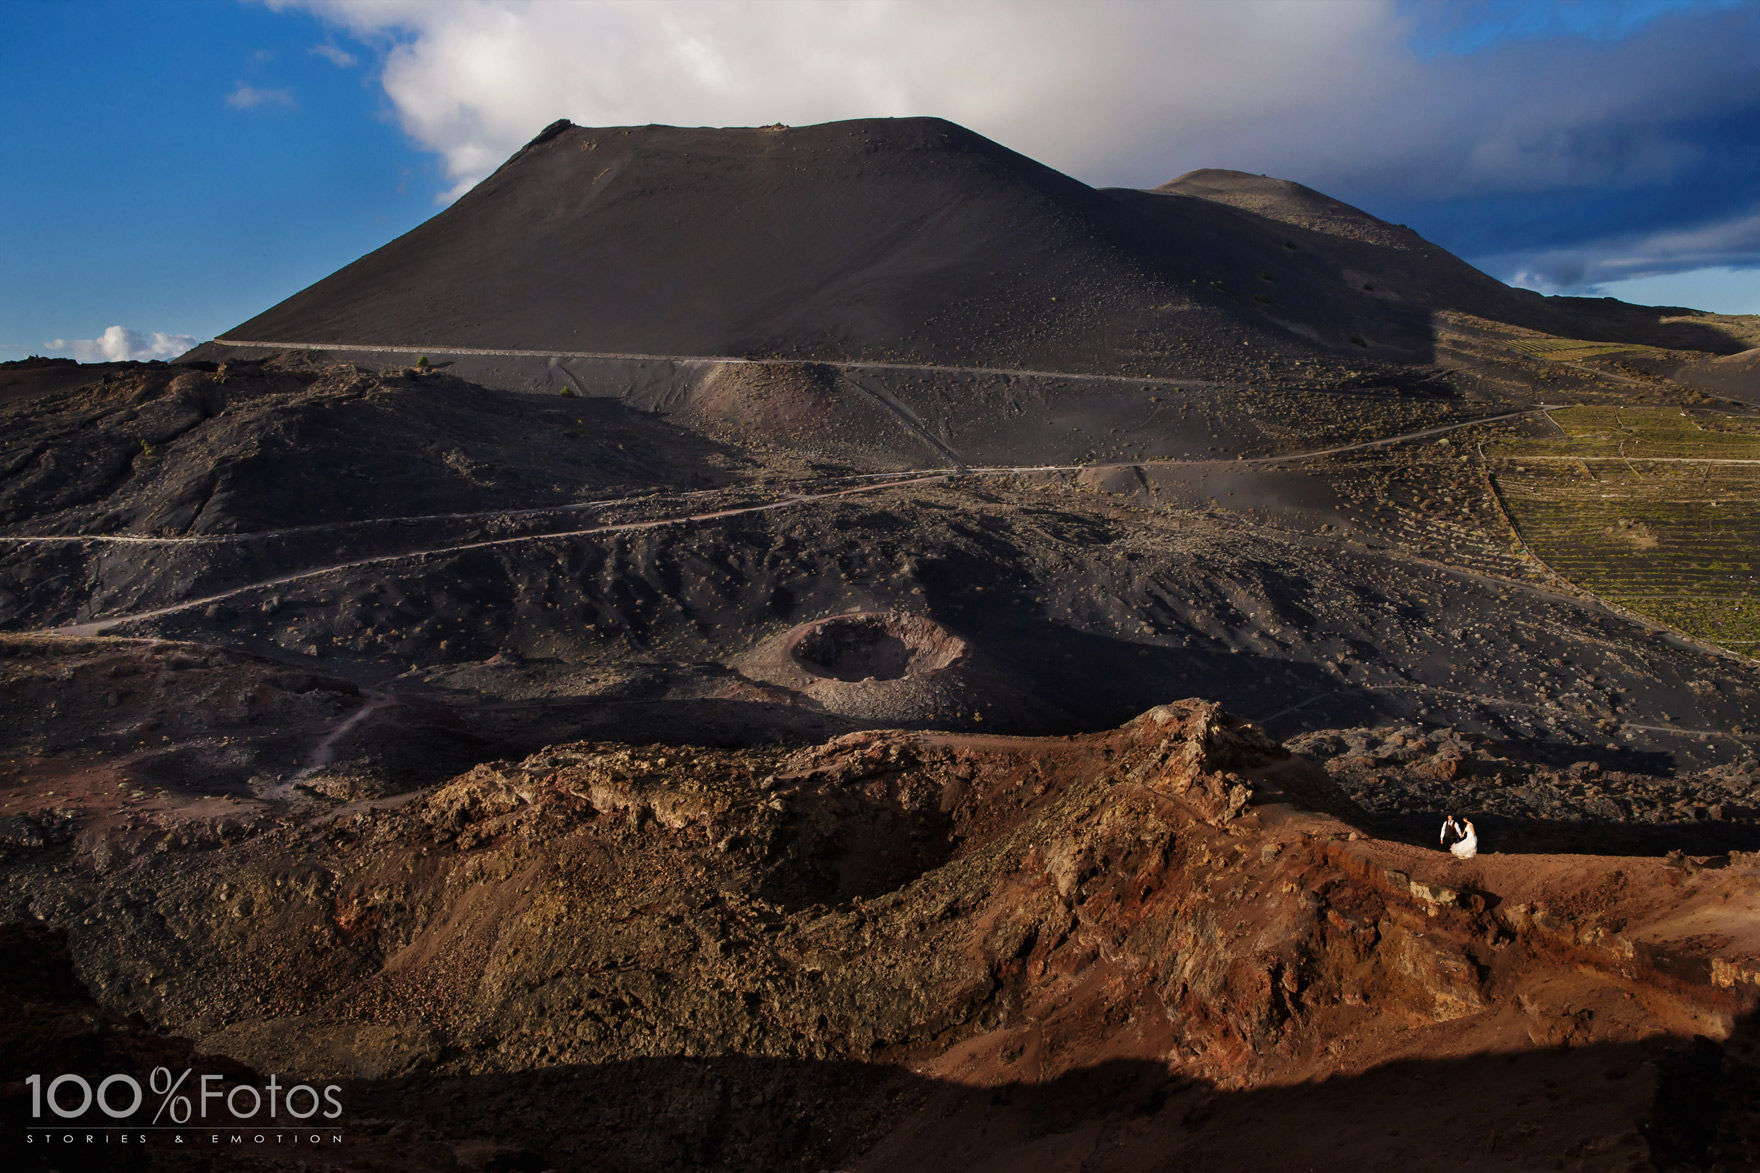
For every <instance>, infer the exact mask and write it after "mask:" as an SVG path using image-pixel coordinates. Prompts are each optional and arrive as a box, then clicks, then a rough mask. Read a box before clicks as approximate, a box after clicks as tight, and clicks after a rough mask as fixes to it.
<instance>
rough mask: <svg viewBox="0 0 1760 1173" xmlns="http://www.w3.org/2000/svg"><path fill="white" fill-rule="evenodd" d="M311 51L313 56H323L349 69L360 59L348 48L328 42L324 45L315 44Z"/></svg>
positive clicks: (338, 65) (340, 67)
mask: <svg viewBox="0 0 1760 1173" xmlns="http://www.w3.org/2000/svg"><path fill="white" fill-rule="evenodd" d="M311 52H312V56H314V57H322V58H323V59H324V60H326V61H328V62H329V63H330V64H332V65H334V66H335V67H336V68H338V69H349V68H351V67H353V66H354V65H356V64H358V63H359V61H360V59H359V58H358V57H356V56H355V55H354V54H353V53H350V52H349V51H348V50H347V49H343V48H339V47H338V46H336V45H332V44H330V43H328V42H326V43H324V44H322V45H313V46H312V49H311Z"/></svg>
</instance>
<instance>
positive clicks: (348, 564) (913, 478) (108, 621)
mask: <svg viewBox="0 0 1760 1173" xmlns="http://www.w3.org/2000/svg"><path fill="white" fill-rule="evenodd" d="M1543 410H1545V409H1544V408H1533V409H1527V410H1523V411H1515V412H1506V413H1503V414H1501V415H1495V416H1483V417H1480V418H1477V419H1473V420H1465V421H1460V422H1456V423H1451V424H1443V425H1439V426H1437V427H1434V428H1424V429H1420V430H1418V431H1414V432H1406V433H1402V434H1400V435H1398V436H1389V437H1385V438H1383V439H1379V440H1366V441H1362V442H1360V443H1356V444H1343V445H1337V446H1334V447H1331V448H1322V449H1316V450H1313V451H1309V452H1299V453H1288V454H1284V455H1279V456H1254V457H1237V458H1234V459H1229V460H1201V461H1187V460H1148V461H1125V462H1113V463H1097V464H1044V465H1011V466H1003V467H989V468H965V469H918V470H909V471H906V472H902V473H895V474H870V476H869V478H867V479H870V481H871V483H868V484H861V485H855V486H851V487H847V488H841V489H833V490H829V491H824V492H810V491H808V492H798V491H797V492H790V493H788V494H787V495H786V496H784V497H782V498H780V499H778V500H775V501H765V502H761V503H759V504H755V505H742V506H737V507H734V508H730V509H715V510H707V511H704V512H697V513H685V514H676V515H673V516H669V517H660V518H648V519H645V520H641V521H629V522H614V523H610V524H606V525H597V526H588V527H585V528H582V529H575V530H560V531H551V532H545V533H535V534H515V535H512V536H509V537H503V538H485V539H479V540H476V541H469V542H457V543H452V544H448V545H444V546H433V547H428V548H425V549H421V550H405V551H400V552H397V553H391V554H376V555H372V556H370V557H366V558H358V559H349V560H345V561H342V562H333V563H329V564H326V565H324V566H319V567H313V568H311V569H307V570H300V571H296V572H294V573H291V574H284V575H277V576H275V577H273V578H267V579H262V580H259V581H257V582H252V583H247V584H245V585H243V586H238V587H233V588H231V589H230V590H226V591H221V592H218V593H216V594H211V595H203V596H202V597H200V598H196V599H188V600H185V601H183V602H180V603H174V604H172V605H170V606H167V607H158V608H154V609H153V610H149V611H140V612H135V613H132V614H126V615H113V616H109V617H107V618H103V619H94V620H90V621H88V622H85V623H77V624H69V625H66V626H62V627H55V628H45V629H39V630H38V631H37V632H35V633H34V634H44V635H48V634H54V635H64V636H91V635H101V634H103V633H104V632H106V631H109V630H111V629H112V628H115V627H118V626H120V625H122V624H124V623H132V622H137V621H143V620H149V619H157V618H161V617H163V616H166V615H174V614H179V613H181V612H184V611H189V610H192V609H194V608H197V607H206V606H209V605H211V604H214V603H220V602H224V601H225V600H227V599H232V598H236V597H238V596H239V595H243V594H248V593H250V592H252V591H257V590H264V589H268V588H272V587H278V586H285V585H288V584H290V583H295V582H303V581H305V580H308V579H312V578H320V577H322V576H324V575H326V574H332V573H335V572H337V571H341V570H356V569H359V568H361V567H365V566H376V565H384V564H387V563H392V562H401V561H416V560H420V559H423V558H432V557H438V556H442V555H447V554H457V553H463V552H466V551H470V550H484V549H493V548H495V547H500V546H510V545H515V544H519V543H524V542H537V541H549V540H557V539H567V538H579V537H594V536H599V535H606V534H619V533H636V532H640V531H643V530H651V529H659V528H662V527H665V526H673V525H687V524H690V523H693V522H702V521H714V520H718V519H720V518H726V517H738V516H742V515H745V514H751V513H766V512H770V511H773V510H778V509H785V508H788V507H791V506H796V505H807V504H813V503H815V502H818V501H825V500H831V499H834V498H837V497H846V496H851V495H854V494H858V493H869V492H875V491H878V490H882V489H890V488H904V487H909V486H911V485H922V484H933V483H939V482H942V481H945V480H947V479H948V478H949V477H950V476H953V475H967V476H1007V475H1024V474H1032V473H1049V472H1081V471H1086V470H1094V469H1097V470H1107V469H1117V468H1130V467H1134V466H1182V467H1206V466H1213V467H1239V466H1241V465H1248V464H1288V463H1292V462H1298V461H1305V460H1315V459H1319V458H1322V457H1326V456H1334V455H1338V454H1341V453H1346V452H1355V451H1361V450H1365V449H1372V448H1380V447H1387V446H1390V445H1394V444H1401V443H1406V442H1408V441H1412V440H1422V439H1426V438H1429V437H1431V436H1437V435H1441V434H1443V433H1446V432H1452V431H1457V430H1459V429H1461V428H1466V427H1471V426H1473V425H1475V424H1484V423H1493V422H1496V421H1499V420H1505V419H1514V418H1517V417H1520V416H1524V415H1533V414H1536V413H1538V412H1541V411H1543ZM849 479H851V478H848V477H839V478H835V481H845V480H849ZM820 483H824V482H820ZM712 492H714V490H710V491H704V492H696V493H687V494H684V497H686V498H690V497H700V496H705V495H709V494H710V493H712ZM647 499H649V498H625V499H620V500H619V501H610V502H585V503H577V504H572V505H565V506H555V507H551V508H547V509H530V510H511V511H510V510H489V511H483V512H479V513H461V514H436V515H432V517H420V518H379V519H373V520H370V521H356V522H349V523H339V524H347V525H350V526H361V525H371V524H394V523H397V522H409V521H419V520H433V519H442V520H445V519H471V518H478V517H511V516H535V515H541V514H546V513H568V512H577V511H579V510H581V509H585V508H592V507H599V506H606V505H615V504H621V503H625V502H628V501H634V500H647ZM315 528H322V527H312V526H302V527H294V528H293V529H289V530H275V531H262V532H259V533H256V534H243V535H237V536H236V537H234V536H228V537H223V538H222V537H201V538H190V537H174V538H146V537H138V536H134V535H47V536H39V537H32V536H20V537H3V538H0V541H6V542H11V543H14V544H19V545H30V544H41V545H51V544H52V545H61V544H69V543H76V542H100V543H103V542H115V543H126V544H142V543H165V544H176V543H191V542H207V543H213V542H227V541H238V540H244V539H251V538H255V539H262V538H266V537H272V536H276V535H277V534H284V533H293V532H304V531H309V530H312V529H315Z"/></svg>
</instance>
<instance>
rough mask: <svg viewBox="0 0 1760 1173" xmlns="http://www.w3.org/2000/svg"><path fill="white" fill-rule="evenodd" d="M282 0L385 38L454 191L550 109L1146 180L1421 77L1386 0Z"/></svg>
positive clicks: (388, 72)
mask: <svg viewBox="0 0 1760 1173" xmlns="http://www.w3.org/2000/svg"><path fill="white" fill-rule="evenodd" d="M272 2H273V6H275V7H305V8H309V9H312V10H315V11H317V12H319V13H321V14H322V15H324V16H325V17H327V18H328V19H330V20H332V21H333V22H335V23H337V24H339V25H341V26H342V27H344V28H346V29H347V30H348V31H349V32H351V33H353V34H354V35H356V36H359V37H362V38H370V39H383V38H386V37H390V38H392V39H393V41H394V42H395V43H394V46H393V48H392V49H391V50H390V52H389V53H388V54H387V56H386V58H385V64H384V69H383V73H382V79H381V80H382V82H383V84H384V87H385V91H386V93H387V94H388V95H389V97H390V98H391V101H392V103H393V105H394V107H395V109H396V111H397V114H398V117H399V119H400V120H401V122H402V125H403V127H404V129H405V130H406V131H407V132H408V133H409V134H410V135H411V137H413V138H414V139H416V140H417V141H418V142H420V143H422V144H424V145H425V146H428V147H430V148H431V149H433V150H435V151H437V152H438V153H439V154H440V155H441V157H442V158H443V159H444V160H445V163H446V168H447V172H448V175H449V176H450V177H451V178H452V179H453V180H454V181H455V183H456V184H457V187H456V188H455V190H454V193H453V194H456V192H457V191H461V190H463V189H465V188H468V187H469V186H470V185H471V184H473V183H475V182H476V181H477V180H479V179H481V178H482V177H483V176H484V175H485V174H487V173H488V172H489V171H490V170H492V169H493V168H494V167H495V166H496V165H497V164H499V163H500V162H501V161H502V160H504V159H505V158H507V156H508V155H510V154H511V153H512V152H513V151H514V150H515V149H516V148H517V147H519V146H520V145H521V144H522V143H524V142H525V141H526V140H528V139H529V138H531V136H532V135H533V134H535V133H537V131H539V130H540V129H542V128H543V127H544V126H545V125H546V124H548V123H549V122H551V121H552V120H554V119H555V118H558V117H568V118H571V119H573V120H574V121H576V122H578V123H581V124H583V125H589V126H591V125H620V124H629V123H647V122H667V123H677V124H682V125H762V124H765V123H771V122H789V123H795V124H802V123H811V122H824V121H829V120H833V119H839V118H859V117H871V116H887V115H894V116H896V115H913V114H936V115H941V116H943V117H947V118H951V119H953V120H955V121H957V122H961V123H963V124H965V125H967V126H970V127H971V128H973V129H974V130H977V131H979V132H980V133H983V134H986V135H989V136H990V137H992V138H995V139H998V140H999V141H1001V142H1003V143H1005V144H1006V145H1008V146H1010V147H1013V148H1015V149H1016V150H1019V151H1022V152H1024V153H1026V154H1028V155H1031V156H1033V157H1035V158H1038V159H1042V160H1043V161H1045V162H1047V163H1049V164H1051V165H1052V166H1054V167H1059V168H1061V169H1063V170H1066V171H1071V172H1073V173H1075V174H1078V175H1082V176H1084V177H1086V178H1091V179H1103V180H1110V181H1115V182H1116V181H1129V182H1136V183H1154V182H1161V181H1164V180H1166V179H1171V178H1172V177H1173V176H1174V175H1175V174H1176V173H1178V171H1181V170H1185V169H1188V168H1189V167H1194V166H1202V165H1208V164H1212V163H1218V162H1221V163H1224V164H1226V163H1227V162H1228V161H1230V160H1228V159H1223V160H1219V159H1218V158H1217V153H1216V150H1215V146H1216V144H1218V143H1225V142H1228V141H1229V140H1230V138H1231V136H1233V135H1237V134H1241V133H1249V132H1250V133H1252V134H1255V135H1258V136H1260V137H1263V136H1264V135H1265V134H1266V133H1269V128H1273V127H1275V126H1276V125H1277V124H1278V123H1279V121H1280V120H1282V119H1286V118H1288V117H1289V116H1290V115H1291V114H1292V112H1299V111H1301V110H1303V109H1304V108H1306V107H1309V106H1311V105H1312V103H1313V98H1314V95H1317V94H1326V95H1329V104H1330V105H1331V106H1332V107H1333V108H1335V109H1336V108H1337V107H1338V106H1339V105H1340V103H1345V104H1349V105H1356V106H1364V107H1372V106H1374V105H1375V104H1376V103H1377V102H1378V101H1379V100H1380V99H1381V98H1383V97H1388V96H1391V95H1393V94H1397V93H1398V92H1399V90H1400V88H1401V87H1402V86H1404V85H1408V84H1409V83H1410V81H1411V79H1410V77H1409V76H1408V74H1409V73H1410V71H1411V67H1412V64H1413V63H1411V62H1410V61H1409V60H1407V59H1406V58H1405V57H1402V53H1403V51H1402V50H1401V49H1400V43H1401V39H1402V36H1403V34H1404V32H1405V28H1406V26H1405V24H1404V23H1403V21H1402V19H1401V18H1400V17H1399V16H1398V14H1397V11H1396V8H1395V5H1394V3H1393V0H1347V2H1345V3H1335V4H1313V3H1306V2H1304V0H1272V2H1267V3H1258V4H1177V5H1176V4H1163V3H1146V2H1140V0H1120V2H1117V3H1109V4H1104V5H1087V4H1071V3H1066V2H1062V0H961V2H960V3H953V4H950V3H946V2H945V0H847V2H843V3H822V2H816V0H805V2H802V0H768V2H755V3H742V4H736V3H719V2H707V3H705V2H700V0H633V2H632V0H603V2H599V3H582V4H543V3H529V2H527V0H453V2H449V3H448V2H438V0H272ZM1229 155H1230V158H1231V159H1232V158H1233V157H1234V156H1241V155H1243V153H1242V152H1229ZM1243 157H1244V156H1243ZM1253 169H1254V170H1264V169H1265V168H1264V167H1263V166H1255V167H1254V168H1253Z"/></svg>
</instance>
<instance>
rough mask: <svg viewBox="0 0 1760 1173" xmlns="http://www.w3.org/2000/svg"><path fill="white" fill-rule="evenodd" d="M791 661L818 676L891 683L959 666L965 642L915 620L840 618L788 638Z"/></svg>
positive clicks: (909, 617)
mask: <svg viewBox="0 0 1760 1173" xmlns="http://www.w3.org/2000/svg"><path fill="white" fill-rule="evenodd" d="M788 648H789V655H790V656H792V657H793V659H794V662H795V663H797V664H799V665H800V666H801V667H802V668H804V669H805V670H806V671H807V672H809V673H811V674H812V675H814V676H824V677H829V678H830V679H832V680H843V681H859V682H868V681H889V680H899V679H902V678H904V677H906V676H925V675H928V674H929V673H931V672H939V671H941V670H942V669H945V668H949V667H951V666H953V665H954V664H956V663H958V662H959V661H960V660H961V659H962V658H963V657H964V656H965V651H966V645H965V641H964V640H962V639H960V638H959V637H958V636H955V635H953V634H951V633H950V632H948V631H947V630H946V629H945V628H943V627H942V626H941V625H940V624H938V623H935V622H933V621H932V620H928V619H924V618H922V617H921V616H916V615H899V614H894V613H890V612H888V613H882V614H878V615H837V616H833V617H832V618H830V619H822V620H820V621H818V622H817V623H813V624H810V625H808V626H807V627H806V628H805V629H804V630H803V631H800V632H798V633H796V634H794V635H792V636H791V637H790V638H789V643H788Z"/></svg>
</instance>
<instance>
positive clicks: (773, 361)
mask: <svg viewBox="0 0 1760 1173" xmlns="http://www.w3.org/2000/svg"><path fill="white" fill-rule="evenodd" d="M213 344H214V345H215V346H236V347H243V348H248V349H251V350H321V351H325V352H329V353H338V354H413V355H418V356H420V355H424V354H466V355H473V356H480V357H485V358H581V359H600V360H604V361H607V362H675V363H702V364H705V365H710V364H720V363H742V364H749V365H752V366H798V365H799V364H800V362H801V361H802V360H800V359H797V358H750V357H745V356H741V355H730V354H637V353H625V352H622V351H614V350H492V349H487V348H484V347H468V346H370V345H367V346H363V345H361V344H359V343H352V342H247V341H245V340H243V339H240V338H216V339H214V343H213ZM827 365H830V366H834V367H837V368H839V369H840V370H872V371H925V372H930V373H936V374H956V375H1013V376H1019V377H1022V378H1037V379H1083V380H1092V381H1094V382H1097V383H1141V384H1145V385H1147V384H1154V385H1155V386H1158V387H1215V388H1224V389H1226V388H1240V387H1245V386H1247V384H1245V383H1232V382H1216V381H1214V380H1211V379H1181V378H1171V377H1166V376H1160V375H1089V374H1083V373H1081V372H1078V371H1051V370H1037V369H1034V368H1029V367H968V366H953V365H948V364H939V363H913V362H869V361H867V360H863V361H861V362H829V363H828V364H827Z"/></svg>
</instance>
